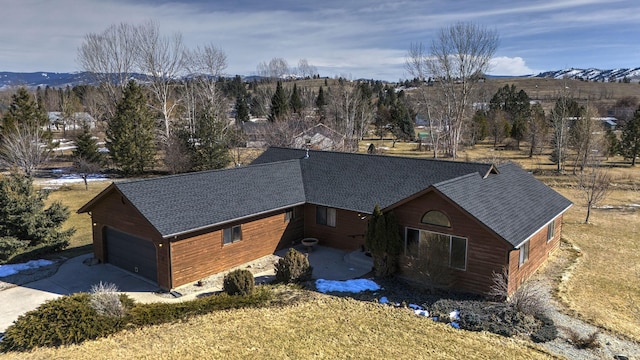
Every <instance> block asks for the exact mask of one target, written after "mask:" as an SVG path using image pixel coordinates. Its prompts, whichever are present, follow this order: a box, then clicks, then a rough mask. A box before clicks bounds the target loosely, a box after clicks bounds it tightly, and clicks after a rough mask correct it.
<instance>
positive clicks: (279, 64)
mask: <svg viewBox="0 0 640 360" xmlns="http://www.w3.org/2000/svg"><path fill="white" fill-rule="evenodd" d="M256 70H257V72H258V75H260V76H262V77H265V78H269V79H271V80H277V79H283V78H284V77H285V76H286V75H289V74H290V73H291V70H290V69H289V63H288V62H287V60H285V59H283V58H278V57H276V58H273V59H271V60H270V61H269V62H268V63H267V62H264V61H263V62H261V63H259V64H258V66H257V69H256Z"/></svg>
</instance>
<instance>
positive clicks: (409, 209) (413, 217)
mask: <svg viewBox="0 0 640 360" xmlns="http://www.w3.org/2000/svg"><path fill="white" fill-rule="evenodd" d="M430 210H438V211H441V212H443V213H444V214H446V215H447V217H448V218H449V220H450V221H451V227H450V228H445V227H440V226H433V225H426V224H422V223H421V222H420V221H421V219H422V216H423V215H424V214H425V213H426V212H427V211H430ZM393 211H394V213H395V215H396V217H397V219H398V222H399V223H400V226H401V227H402V230H403V239H404V229H405V228H406V227H409V228H414V229H421V230H427V231H433V232H438V233H443V234H449V235H455V236H458V237H463V238H466V239H467V267H466V270H456V269H452V272H453V281H452V284H451V286H452V287H455V288H456V289H458V290H462V291H467V292H472V293H486V292H488V291H489V288H490V286H491V284H492V277H491V275H492V273H493V272H494V271H495V272H500V271H502V268H503V267H504V266H507V256H508V252H509V250H510V249H511V245H510V244H509V243H507V242H506V241H504V240H503V239H500V238H499V237H497V236H496V235H494V234H493V233H491V232H490V231H489V230H487V229H486V228H485V227H483V226H482V225H481V224H480V223H479V222H478V221H477V220H475V219H474V218H472V217H471V216H469V215H468V214H467V213H466V212H464V211H463V210H461V209H460V208H459V207H458V206H457V205H456V204H454V203H452V202H451V201H450V200H448V199H447V198H445V197H443V196H442V195H440V194H439V193H437V192H435V191H432V192H427V193H425V194H424V195H422V196H420V197H418V198H416V199H413V200H411V201H408V202H406V203H404V204H402V205H400V206H399V207H397V208H395V209H394V210H393Z"/></svg>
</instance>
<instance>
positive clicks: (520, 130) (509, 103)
mask: <svg viewBox="0 0 640 360" xmlns="http://www.w3.org/2000/svg"><path fill="white" fill-rule="evenodd" d="M489 109H490V110H492V113H493V114H499V113H498V110H500V111H502V112H503V113H504V114H506V115H507V116H506V120H507V121H508V122H509V132H508V134H509V135H510V136H511V138H513V139H515V140H516V141H517V145H516V146H517V148H518V149H520V141H522V140H523V139H524V138H525V136H526V134H527V127H528V123H529V120H530V117H531V105H530V99H529V95H527V93H526V92H525V91H524V90H520V91H517V89H516V86H515V85H513V84H512V85H511V86H509V85H505V86H504V87H502V88H500V89H498V91H497V92H496V93H495V94H494V95H493V97H492V98H491V100H490V101H489ZM494 122H495V123H498V122H499V121H495V120H494ZM494 140H495V139H494ZM495 142H497V141H495Z"/></svg>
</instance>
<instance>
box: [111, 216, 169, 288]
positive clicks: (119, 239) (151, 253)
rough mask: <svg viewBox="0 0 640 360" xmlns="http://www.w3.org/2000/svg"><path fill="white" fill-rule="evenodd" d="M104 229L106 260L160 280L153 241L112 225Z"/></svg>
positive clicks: (149, 277) (154, 279)
mask: <svg viewBox="0 0 640 360" xmlns="http://www.w3.org/2000/svg"><path fill="white" fill-rule="evenodd" d="M103 231H104V233H103V239H104V244H105V248H106V254H107V257H106V262H108V263H110V264H112V265H115V266H117V267H119V268H122V269H124V270H127V271H129V272H132V273H135V274H138V275H140V276H142V277H144V278H147V279H149V280H152V281H153V282H157V281H158V267H157V261H156V247H155V245H154V244H153V242H152V241H149V240H145V239H142V238H139V237H136V236H133V235H130V234H127V233H124V232H121V231H118V230H116V229H114V228H111V227H105V228H104V230H103Z"/></svg>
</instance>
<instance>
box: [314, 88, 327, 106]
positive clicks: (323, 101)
mask: <svg viewBox="0 0 640 360" xmlns="http://www.w3.org/2000/svg"><path fill="white" fill-rule="evenodd" d="M326 105H327V99H325V97H324V89H322V86H320V89H319V90H318V97H317V98H316V107H317V108H318V109H320V108H322V107H324V106H326Z"/></svg>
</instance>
